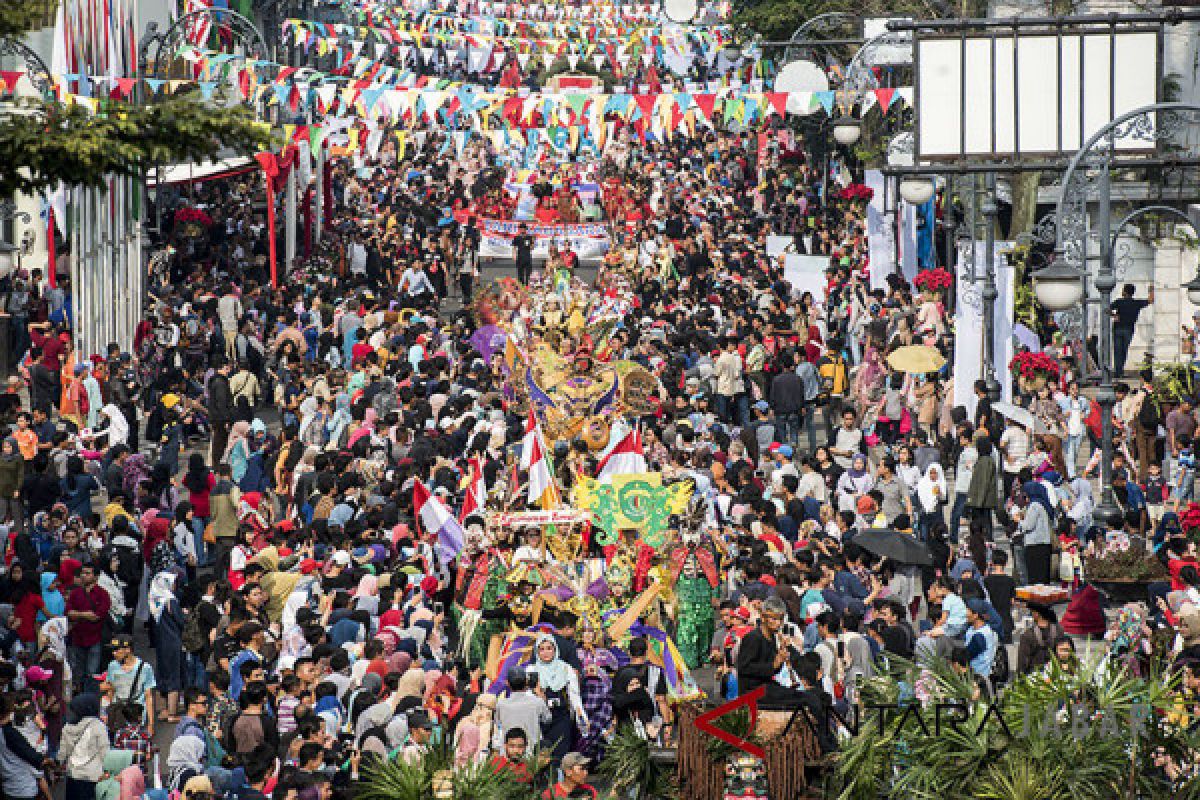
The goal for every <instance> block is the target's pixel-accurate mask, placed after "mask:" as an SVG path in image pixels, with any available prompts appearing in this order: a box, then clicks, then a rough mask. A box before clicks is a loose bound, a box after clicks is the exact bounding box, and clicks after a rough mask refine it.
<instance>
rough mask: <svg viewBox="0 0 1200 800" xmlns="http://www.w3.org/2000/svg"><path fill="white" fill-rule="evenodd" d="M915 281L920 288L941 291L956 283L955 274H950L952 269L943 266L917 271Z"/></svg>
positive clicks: (928, 290)
mask: <svg viewBox="0 0 1200 800" xmlns="http://www.w3.org/2000/svg"><path fill="white" fill-rule="evenodd" d="M913 283H915V284H916V285H917V288H918V289H923V290H925V291H927V292H940V291H944V290H945V289H949V288H950V286H951V285H952V284H953V283H954V276H953V275H951V274H950V270H948V269H944V268H942V267H935V268H934V269H923V270H921V271H920V272H918V273H917V277H916V279H914V280H913Z"/></svg>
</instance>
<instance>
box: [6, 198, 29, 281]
mask: <svg viewBox="0 0 1200 800" xmlns="http://www.w3.org/2000/svg"><path fill="white" fill-rule="evenodd" d="M31 220H32V217H30V216H29V213H28V212H26V211H18V210H17V206H16V203H13V202H11V201H8V200H4V201H0V223H3V222H13V221H20V222H22V223H24V224H26V225H28V224H29V223H30V221H31ZM13 232H14V234H15V233H16V231H15V230H14V231H13ZM14 238H16V239H17V240H18V241H21V240H22V239H23V238H24V237H20V236H18V237H14ZM23 249H24V248H23V247H18V246H17V245H15V244H13V243H12V242H10V241H7V240H0V273H2V274H4V275H8V274H9V273H11V272H12V271H13V270H15V269H17V267H18V266H19V265H20V258H21V252H22V250H23Z"/></svg>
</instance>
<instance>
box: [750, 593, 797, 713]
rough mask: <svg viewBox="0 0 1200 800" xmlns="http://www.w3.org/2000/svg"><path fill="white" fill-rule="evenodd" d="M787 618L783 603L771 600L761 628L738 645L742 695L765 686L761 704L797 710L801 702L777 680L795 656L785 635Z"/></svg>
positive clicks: (764, 607)
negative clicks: (784, 622)
mask: <svg viewBox="0 0 1200 800" xmlns="http://www.w3.org/2000/svg"><path fill="white" fill-rule="evenodd" d="M786 614H787V610H786V607H785V606H784V605H783V601H781V600H779V599H778V598H775V597H772V598H769V599H767V600H766V601H765V602H764V603H763V610H762V618H761V619H760V620H759V623H758V627H757V628H755V629H754V630H752V631H750V632H749V633H747V634H746V635H745V636H743V637H742V641H741V644H739V645H738V654H737V679H738V694H740V695H741V694H749V693H750V692H753V691H754V690H755V689H757V688H758V687H760V686H765V687H766V694H765V695H764V696H763V699H762V703H761V705H762V706H763V707H765V708H794V707H795V706H796V705H797V703H798V701H799V699H798V698H797V696H796V692H795V691H794V690H793V689H792V688H790V687H787V686H784V685H783V684H781V683H779V682H778V681H777V680H776V677H775V676H776V675H778V674H779V671H780V670H781V669H783V667H784V665H786V664H788V662H789V659H790V658H791V656H792V647H791V645H790V644H789V643H788V641H787V639H786V638H785V637H784V636H783V634H782V633H781V631H782V629H783V620H784V617H785V616H786Z"/></svg>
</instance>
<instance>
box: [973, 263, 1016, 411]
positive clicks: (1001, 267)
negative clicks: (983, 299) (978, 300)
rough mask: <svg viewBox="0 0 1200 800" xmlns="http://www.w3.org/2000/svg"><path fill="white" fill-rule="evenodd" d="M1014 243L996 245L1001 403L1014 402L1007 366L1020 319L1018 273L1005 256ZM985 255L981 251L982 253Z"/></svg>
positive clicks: (995, 340) (995, 342) (995, 335)
mask: <svg viewBox="0 0 1200 800" xmlns="http://www.w3.org/2000/svg"><path fill="white" fill-rule="evenodd" d="M1012 248H1013V243H1012V242H996V260H995V265H996V290H997V292H999V294H998V295H997V297H996V313H995V317H994V318H993V325H994V327H993V328H992V352H993V353H995V354H996V380H997V381H999V382H1000V399H1001V400H1003V401H1004V402H1006V403H1011V402H1012V395H1013V388H1012V374H1011V373H1010V372H1009V369H1008V364H1009V362H1010V361H1012V359H1013V347H1014V345H1013V325H1014V324H1015V322H1016V316H1017V289H1016V280H1017V269H1016V267H1014V266H1013V265H1012V264H1011V263H1009V260H1008V256H1007V255H1004V254H1005V253H1007V252H1009V251H1011V250H1012ZM980 252H982V249H981V250H980Z"/></svg>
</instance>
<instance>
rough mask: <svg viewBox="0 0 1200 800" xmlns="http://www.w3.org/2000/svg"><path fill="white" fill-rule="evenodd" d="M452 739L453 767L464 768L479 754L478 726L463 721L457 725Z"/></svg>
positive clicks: (470, 721) (468, 720) (466, 720)
mask: <svg viewBox="0 0 1200 800" xmlns="http://www.w3.org/2000/svg"><path fill="white" fill-rule="evenodd" d="M454 738H455V744H454V766H456V767H465V766H466V765H467V764H470V763H471V762H473V761H474V760H475V757H476V756H477V755H478V754H479V726H478V725H476V724H475V722H474V721H472V720H470V719H464V720H462V721H461V722H459V723H458V727H457V728H456V729H455V734H454Z"/></svg>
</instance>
